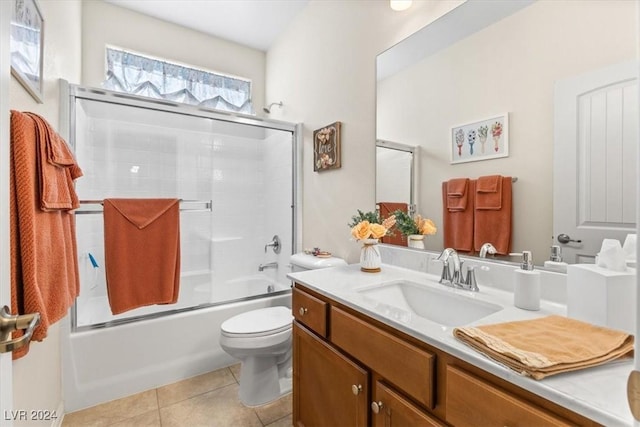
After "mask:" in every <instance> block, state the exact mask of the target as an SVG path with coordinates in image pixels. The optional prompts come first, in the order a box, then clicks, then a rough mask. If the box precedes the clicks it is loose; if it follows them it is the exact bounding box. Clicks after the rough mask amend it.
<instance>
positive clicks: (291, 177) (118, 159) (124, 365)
mask: <svg viewBox="0 0 640 427" xmlns="http://www.w3.org/2000/svg"><path fill="white" fill-rule="evenodd" d="M68 91H69V97H68V99H69V116H70V117H69V123H70V129H69V136H68V140H69V141H70V142H71V143H72V145H73V146H74V148H75V152H76V156H77V159H78V162H79V164H80V165H81V166H82V169H83V171H84V173H85V175H84V177H83V178H82V179H81V180H79V181H78V182H77V192H78V195H79V197H80V199H81V200H97V201H100V200H102V199H105V198H178V199H181V200H182V201H183V202H182V203H181V212H180V246H181V274H180V293H179V297H178V301H177V303H176V304H168V305H151V306H146V307H140V308H137V309H134V310H130V311H127V312H125V313H121V314H118V315H115V316H114V315H112V314H111V310H110V307H109V304H108V297H107V287H106V278H105V273H104V233H103V218H102V209H101V206H100V205H99V204H93V205H90V206H89V205H83V206H81V208H80V209H79V211H78V213H77V216H76V222H77V232H76V234H77V243H78V256H79V270H80V282H81V283H80V286H81V289H80V296H79V298H78V299H77V300H76V304H75V306H74V308H73V310H72V315H71V325H68V326H69V328H68V330H66V331H65V330H63V337H62V339H63V340H64V341H65V344H64V345H63V349H64V350H63V383H64V396H65V410H66V411H74V410H78V409H81V408H85V407H88V406H92V405H95V404H98V403H102V402H105V401H108V400H112V399H116V398H119V397H122V396H126V395H130V394H132V393H135V392H139V391H143V390H147V389H150V388H154V387H157V386H160V385H163V384H168V383H171V382H175V381H179V380H181V379H184V378H187V377H190V376H193V375H197V374H200V373H203V372H208V371H211V370H214V369H218V368H221V367H224V366H228V365H230V364H232V363H233V362H234V360H232V359H231V358H230V357H229V356H228V355H227V354H226V353H225V352H224V351H223V350H222V349H221V348H220V346H219V344H218V338H219V337H218V333H219V330H220V325H221V323H222V322H223V321H224V320H226V319H228V318H229V317H231V316H233V315H236V314H239V313H242V312H244V311H248V310H253V309H257V308H263V307H270V306H275V305H286V306H290V288H291V285H290V282H289V281H288V279H287V278H286V274H287V273H288V272H289V271H290V269H289V268H288V264H289V256H290V254H291V253H292V252H293V251H294V250H295V249H296V248H295V247H294V241H295V238H294V227H295V224H294V223H295V218H296V216H297V213H296V206H297V205H298V203H297V198H298V197H299V196H297V195H296V194H297V193H296V185H295V180H296V175H295V174H296V161H297V158H298V157H299V153H298V149H297V148H296V147H297V146H298V144H299V130H300V129H299V127H300V126H299V125H293V124H288V123H283V122H271V121H268V120H261V119H255V118H253V117H238V116H236V115H234V116H232V115H226V114H222V113H218V112H213V111H207V110H205V109H201V108H196V107H190V106H182V105H179V104H172V103H157V102H155V101H150V100H148V99H145V98H142V97H137V96H126V95H122V94H114V93H111V92H108V91H104V90H99V89H88V88H83V87H79V86H73V85H70V86H68ZM191 201H195V202H193V203H192V202H191ZM185 202H188V203H185ZM208 205H209V206H210V208H208ZM274 234H277V235H278V236H279V237H280V239H281V242H282V248H281V252H280V253H279V254H276V253H274V251H272V250H271V249H269V250H268V251H265V246H264V245H265V244H266V243H267V242H269V241H270V240H271V238H272V236H273V235H274ZM150 262H152V260H150ZM270 262H277V263H278V268H277V269H269V270H265V271H264V272H258V266H259V265H260V264H265V263H270ZM131 285H132V286H152V284H149V283H135V284H131Z"/></svg>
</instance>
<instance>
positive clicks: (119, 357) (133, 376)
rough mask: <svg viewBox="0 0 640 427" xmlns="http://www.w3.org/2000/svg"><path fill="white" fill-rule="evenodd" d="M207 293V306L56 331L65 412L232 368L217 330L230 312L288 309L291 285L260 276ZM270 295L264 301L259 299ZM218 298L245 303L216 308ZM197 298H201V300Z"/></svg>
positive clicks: (229, 282) (222, 286)
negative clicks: (112, 324)
mask: <svg viewBox="0 0 640 427" xmlns="http://www.w3.org/2000/svg"><path fill="white" fill-rule="evenodd" d="M211 288H212V287H211V286H205V287H202V288H201V289H199V292H210V293H211V294H212V296H211V299H210V301H211V303H212V304H217V305H213V306H207V307H202V308H201V307H198V308H196V309H192V310H189V311H184V312H180V313H176V314H171V315H168V316H163V317H158V318H153V319H148V320H138V321H135V322H131V323H127V324H123V325H118V326H115V327H106V328H100V329H90V330H85V331H79V332H71V327H70V326H69V325H70V322H64V324H65V325H67V326H66V328H67V330H63V331H62V351H63V354H62V359H63V360H62V366H63V389H64V400H65V411H66V412H72V411H76V410H79V409H83V408H87V407H90V406H94V405H97V404H99V403H103V402H107V401H110V400H114V399H118V398H121V397H125V396H128V395H131V394H135V393H139V392H141V391H145V390H149V389H153V388H155V387H159V386H162V385H166V384H170V383H173V382H176V381H180V380H182V379H185V378H189V377H192V376H195V375H199V374H202V373H205V372H209V371H213V370H216V369H219V368H223V367H225V366H229V365H232V364H234V363H236V362H237V361H236V360H235V359H233V358H232V357H231V356H229V355H227V354H226V353H225V352H224V350H222V348H221V347H220V345H219V344H218V340H219V336H220V325H221V324H222V322H223V321H225V320H226V319H228V318H229V317H231V316H234V315H236V314H239V313H242V312H245V311H249V310H254V309H258V308H264V307H272V306H277V305H284V306H287V307H291V289H290V288H291V286H290V284H286V285H283V284H279V283H276V282H275V281H272V280H269V279H268V278H265V277H264V276H249V277H246V278H241V279H234V280H230V281H228V282H226V283H225V284H223V285H221V286H219V287H218V288H217V289H216V292H215V295H216V297H213V294H214V292H212V291H211ZM267 288H269V290H272V291H273V292H270V293H269V294H267V295H265V296H260V297H258V296H257V295H259V294H262V293H265V292H267V291H268V290H267ZM221 295H223V296H224V297H225V298H226V300H228V299H229V298H231V299H235V297H237V298H247V296H248V298H249V299H244V300H242V301H235V302H231V303H224V304H219V303H217V302H216V300H218V299H219V297H220V296H221ZM200 301H202V300H200Z"/></svg>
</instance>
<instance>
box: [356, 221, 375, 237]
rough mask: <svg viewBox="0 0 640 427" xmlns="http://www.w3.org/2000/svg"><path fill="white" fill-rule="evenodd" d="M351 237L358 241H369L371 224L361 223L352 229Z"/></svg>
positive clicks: (367, 222)
mask: <svg viewBox="0 0 640 427" xmlns="http://www.w3.org/2000/svg"><path fill="white" fill-rule="evenodd" d="M351 235H352V236H353V237H354V238H355V239H356V240H362V239H368V238H369V236H370V235H371V224H369V221H361V222H359V223H358V224H356V225H355V226H354V227H353V228H352V229H351Z"/></svg>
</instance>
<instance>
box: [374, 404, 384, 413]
mask: <svg viewBox="0 0 640 427" xmlns="http://www.w3.org/2000/svg"><path fill="white" fill-rule="evenodd" d="M383 406H384V405H383V404H382V402H381V401H377V402H371V410H372V411H373V413H374V414H378V413H380V409H382V408H383Z"/></svg>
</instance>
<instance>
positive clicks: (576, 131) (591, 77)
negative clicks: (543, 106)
mask: <svg viewBox="0 0 640 427" xmlns="http://www.w3.org/2000/svg"><path fill="white" fill-rule="evenodd" d="M554 127H555V129H554V131H555V132H554V168H553V173H554V177H553V183H554V184H553V186H554V188H553V234H554V244H558V245H560V247H561V248H562V255H563V258H564V260H565V261H566V262H568V263H593V262H594V257H595V255H596V253H598V251H599V250H600V246H601V244H602V240H603V239H605V238H612V239H618V240H620V242H621V243H624V239H625V238H626V235H627V234H629V233H635V232H636V223H635V221H636V196H637V182H638V172H637V165H636V159H637V150H638V79H637V62H636V61H632V62H628V63H623V64H619V65H614V66H610V67H607V68H604V69H600V70H596V71H593V72H589V73H587V74H583V75H580V76H577V77H572V78H569V79H565V80H561V81H559V82H557V83H556V87H555V117H554ZM568 239H571V240H573V241H568V242H567V240H568Z"/></svg>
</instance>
